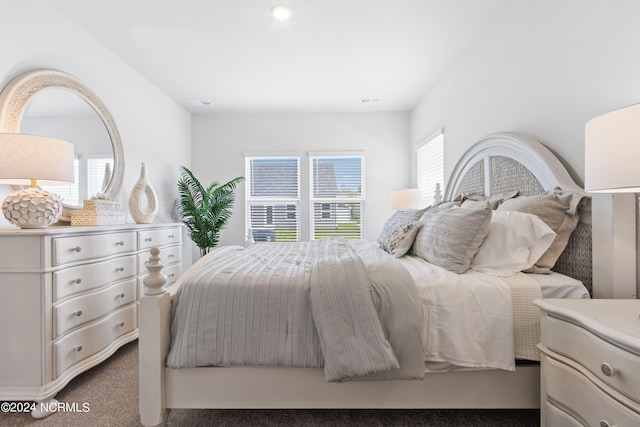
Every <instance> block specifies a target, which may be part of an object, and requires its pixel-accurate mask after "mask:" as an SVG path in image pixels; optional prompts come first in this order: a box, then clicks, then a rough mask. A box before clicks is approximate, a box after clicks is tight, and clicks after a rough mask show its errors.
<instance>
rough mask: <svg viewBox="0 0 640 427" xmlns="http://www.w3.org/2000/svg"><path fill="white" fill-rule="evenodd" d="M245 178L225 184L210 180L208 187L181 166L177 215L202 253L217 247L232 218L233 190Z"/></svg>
mask: <svg viewBox="0 0 640 427" xmlns="http://www.w3.org/2000/svg"><path fill="white" fill-rule="evenodd" d="M243 179H244V177H241V176H239V177H237V178H234V179H232V180H231V181H229V182H227V183H225V184H219V183H218V182H217V181H213V182H212V183H211V184H209V186H208V187H206V188H205V187H204V186H203V185H202V184H200V181H198V179H197V178H196V177H195V176H194V175H193V172H191V171H190V170H189V169H187V168H186V167H184V166H183V167H182V172H181V173H180V179H179V180H178V192H179V193H180V216H181V218H182V222H183V223H184V224H185V225H186V226H187V229H188V230H189V237H190V238H191V240H192V241H193V243H195V244H196V246H198V248H200V255H201V256H204V255H206V254H207V253H209V251H210V250H211V249H212V248H214V247H216V245H217V244H218V241H219V240H220V231H222V229H223V228H224V227H225V226H226V224H227V221H228V220H229V218H230V217H231V214H232V211H231V209H232V207H233V203H234V201H235V194H234V193H233V191H234V190H235V188H236V185H238V183H240V182H241V181H242V180H243Z"/></svg>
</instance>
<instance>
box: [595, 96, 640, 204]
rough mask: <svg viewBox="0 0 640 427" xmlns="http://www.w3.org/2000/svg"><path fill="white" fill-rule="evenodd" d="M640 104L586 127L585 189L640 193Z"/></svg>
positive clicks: (597, 120)
mask: <svg viewBox="0 0 640 427" xmlns="http://www.w3.org/2000/svg"><path fill="white" fill-rule="evenodd" d="M639 160H640V104H635V105H631V106H629V107H625V108H621V109H619V110H616V111H612V112H610V113H607V114H604V115H602V116H599V117H596V118H595V119H592V120H590V121H589V122H588V123H587V124H586V126H585V162H584V169H585V177H584V184H585V190H587V191H591V192H594V193H638V192H640V162H639Z"/></svg>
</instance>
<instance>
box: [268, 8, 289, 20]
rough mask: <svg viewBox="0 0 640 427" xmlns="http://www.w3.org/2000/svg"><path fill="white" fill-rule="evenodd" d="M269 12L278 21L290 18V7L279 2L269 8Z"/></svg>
mask: <svg viewBox="0 0 640 427" xmlns="http://www.w3.org/2000/svg"><path fill="white" fill-rule="evenodd" d="M271 14H272V15H273V17H274V18H275V19H277V20H278V21H288V20H289V18H291V8H289V7H287V6H284V5H282V4H279V5H276V6H273V7H272V8H271Z"/></svg>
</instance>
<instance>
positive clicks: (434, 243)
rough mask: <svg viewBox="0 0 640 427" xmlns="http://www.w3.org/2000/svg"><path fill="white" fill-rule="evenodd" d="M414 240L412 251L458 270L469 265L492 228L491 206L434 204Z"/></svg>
mask: <svg viewBox="0 0 640 427" xmlns="http://www.w3.org/2000/svg"><path fill="white" fill-rule="evenodd" d="M420 221H421V222H422V223H423V224H424V225H423V226H422V228H421V229H420V231H419V232H418V235H417V236H416V240H415V242H414V243H413V248H412V253H413V254H415V255H416V256H419V257H420V258H422V259H424V260H426V261H428V262H430V263H432V264H435V265H438V266H440V267H442V268H444V269H446V270H449V271H452V272H454V273H464V272H465V271H467V270H468V269H469V265H470V264H471V260H472V259H473V257H474V255H475V254H476V252H478V248H479V247H480V245H481V244H482V241H483V240H484V238H485V237H486V235H487V232H488V231H489V223H490V221H491V210H490V209H464V208H459V209H445V208H431V209H429V210H428V211H427V212H425V214H424V215H423V216H422V218H421V219H420Z"/></svg>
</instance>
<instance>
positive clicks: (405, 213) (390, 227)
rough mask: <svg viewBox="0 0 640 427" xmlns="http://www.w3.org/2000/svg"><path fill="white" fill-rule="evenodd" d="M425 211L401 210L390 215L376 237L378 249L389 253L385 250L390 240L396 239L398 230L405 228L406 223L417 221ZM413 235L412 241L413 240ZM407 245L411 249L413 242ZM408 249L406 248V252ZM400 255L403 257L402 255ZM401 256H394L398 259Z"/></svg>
mask: <svg viewBox="0 0 640 427" xmlns="http://www.w3.org/2000/svg"><path fill="white" fill-rule="evenodd" d="M427 209H429V208H425V209H403V210H399V211H396V212H395V213H394V214H393V215H391V217H390V218H389V219H388V220H387V222H385V223H384V226H382V231H380V235H378V240H377V242H378V244H379V245H380V247H381V248H382V249H383V250H385V251H386V252H389V250H387V249H386V248H387V247H388V245H389V241H390V240H392V239H398V229H401V228H403V227H405V226H406V225H407V224H408V223H412V222H415V221H418V220H419V219H420V218H421V217H422V215H423V214H424V213H425V212H426V211H427ZM409 231H411V230H409ZM415 233H417V230H415ZM415 233H413V237H412V239H413V238H415ZM409 235H410V233H409ZM397 243H400V242H397ZM408 244H409V248H411V244H413V240H411V243H408ZM409 248H407V250H408V249H409ZM389 253H391V252H389ZM405 253H406V251H405ZM402 255H404V253H403V254H402ZM402 255H396V256H398V257H400V256H402Z"/></svg>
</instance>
